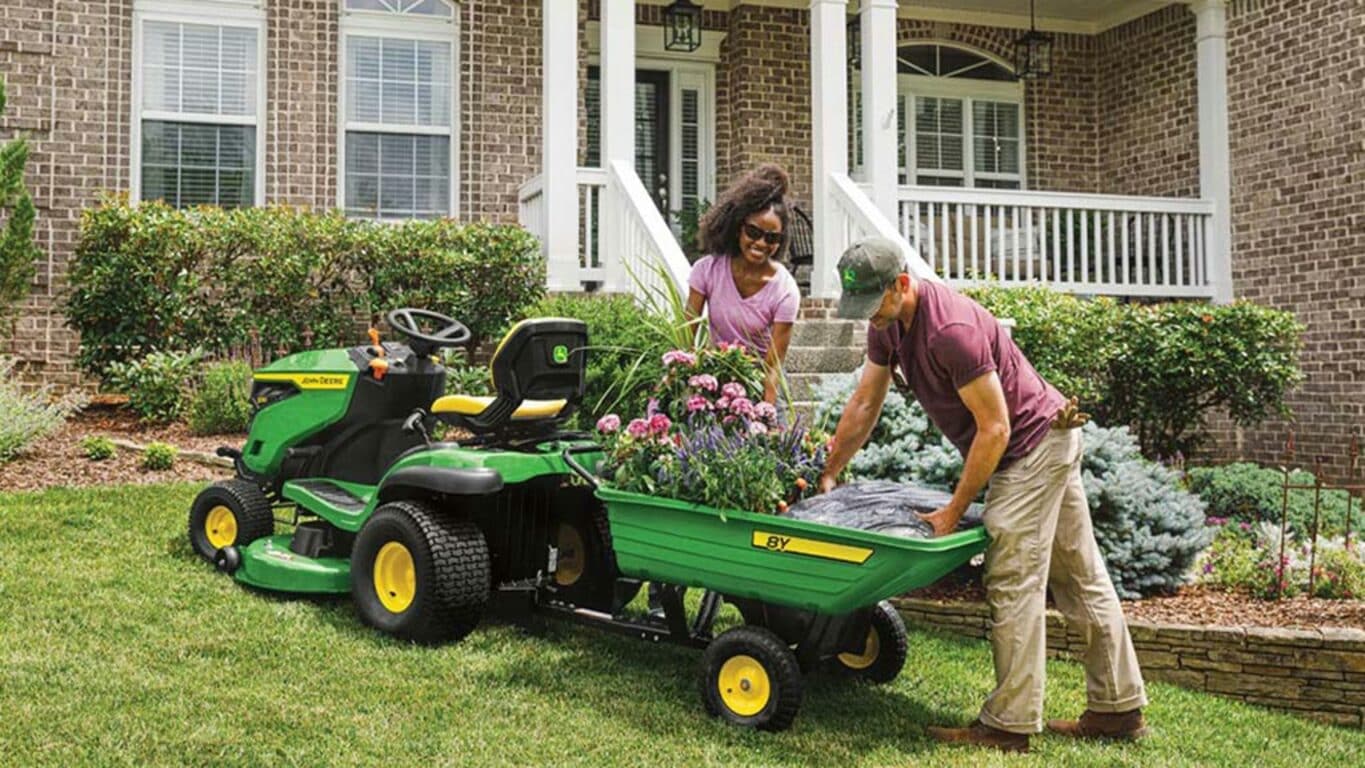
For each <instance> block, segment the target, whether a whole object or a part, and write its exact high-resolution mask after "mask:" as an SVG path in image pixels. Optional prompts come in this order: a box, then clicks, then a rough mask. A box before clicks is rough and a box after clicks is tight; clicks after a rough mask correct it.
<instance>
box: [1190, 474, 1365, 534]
mask: <svg viewBox="0 0 1365 768" xmlns="http://www.w3.org/2000/svg"><path fill="white" fill-rule="evenodd" d="M1289 479H1290V483H1291V484H1292V485H1312V484H1313V476H1312V475H1311V474H1309V473H1308V472H1304V471H1303V470H1295V471H1294V472H1292V473H1290V477H1289ZM1187 480H1188V482H1189V486H1190V490H1191V491H1192V492H1194V493H1197V494H1199V497H1200V498H1202V499H1203V500H1204V502H1205V503H1207V504H1208V506H1209V515H1210V516H1211V517H1217V518H1224V519H1226V520H1228V521H1231V522H1234V523H1247V524H1249V525H1256V524H1258V523H1261V522H1268V523H1273V524H1274V525H1279V524H1280V517H1281V515H1282V514H1283V512H1284V509H1285V506H1284V501H1285V496H1284V473H1283V472H1281V471H1279V470H1276V469H1266V468H1263V467H1258V466H1256V465H1255V464H1247V463H1238V464H1228V465H1226V466H1222V467H1195V468H1193V469H1191V470H1189V472H1188V474H1187ZM1313 498H1314V492H1313V491H1312V490H1301V489H1294V490H1290V491H1289V528H1290V530H1291V531H1293V532H1294V533H1295V534H1297V535H1299V536H1309V535H1311V534H1312V529H1313ZM1347 499H1348V496H1347V493H1346V491H1339V490H1323V491H1321V495H1320V502H1319V503H1320V509H1319V517H1318V532H1319V533H1320V534H1325V535H1329V536H1340V535H1342V533H1343V532H1344V531H1345V528H1346V502H1347ZM1361 506H1362V503H1361V502H1358V501H1357V502H1353V503H1352V504H1351V508H1352V510H1353V512H1354V514H1353V515H1352V516H1353V517H1354V518H1355V520H1354V525H1353V527H1355V528H1359V526H1360V523H1361V520H1362V518H1365V512H1363V511H1362V510H1361Z"/></svg>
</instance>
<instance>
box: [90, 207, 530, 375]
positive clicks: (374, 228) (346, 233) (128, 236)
mask: <svg viewBox="0 0 1365 768" xmlns="http://www.w3.org/2000/svg"><path fill="white" fill-rule="evenodd" d="M543 271H544V263H543V260H542V259H541V256H540V254H539V250H538V248H537V247H536V244H535V240H534V238H532V237H531V236H530V235H528V234H527V233H526V232H525V231H524V230H521V229H520V228H517V227H500V226H493V225H488V224H473V225H468V226H463V225H460V224H457V223H455V222H452V221H448V220H440V221H407V222H402V223H393V224H380V223H377V222H372V221H366V220H357V219H347V218H345V217H344V216H342V215H341V214H340V213H338V212H335V211H331V212H327V213H314V212H311V211H305V210H299V209H295V208H290V207H285V206H273V207H269V208H239V209H234V210H221V209H217V208H210V207H200V208H195V209H192V210H175V209H173V208H170V207H168V206H166V205H164V204H161V203H158V202H147V203H142V204H140V205H137V206H133V205H129V204H128V203H127V202H126V201H124V200H121V199H115V198H110V199H106V200H105V201H104V203H103V204H102V205H101V206H99V207H97V208H93V209H88V210H86V211H85V212H84V214H83V215H82V219H81V237H80V241H79V242H78V244H77V247H76V252H75V257H74V258H73V260H72V263H71V271H70V275H69V282H70V286H71V288H70V292H69V294H68V295H67V298H66V305H65V307H64V312H65V314H66V316H67V318H68V323H69V324H70V325H71V327H72V328H74V329H75V330H77V331H79V332H80V334H81V350H80V354H79V356H78V359H79V362H80V364H81V365H82V366H83V367H84V368H85V369H86V370H88V371H91V372H94V373H100V374H102V373H103V372H104V370H105V369H106V368H107V367H108V365H109V364H110V363H112V362H115V361H126V360H130V359H135V358H137V357H140V356H142V355H144V354H146V353H148V352H153V351H164V350H175V349H193V348H201V349H206V350H220V349H225V348H227V347H230V346H234V345H240V344H244V343H247V342H248V341H249V340H250V339H251V338H252V334H253V332H254V333H255V334H256V335H257V338H258V339H259V341H260V344H261V345H262V347H264V348H266V349H276V348H279V347H284V348H286V349H293V350H297V349H299V348H301V347H302V345H303V343H304V335H305V332H309V333H311V334H312V335H313V344H314V345H315V346H330V345H335V344H342V343H350V342H351V341H352V339H353V338H354V337H355V335H356V332H357V331H358V330H359V329H360V328H363V327H364V323H365V322H367V321H368V319H369V317H370V315H371V313H373V312H386V311H387V310H389V309H393V308H395V307H398V306H401V305H404V304H410V305H411V304H415V305H418V306H423V307H425V308H428V309H433V310H436V311H438V312H443V313H445V314H449V315H451V316H453V317H455V318H456V319H458V320H461V321H462V322H464V323H465V324H466V325H468V326H469V327H470V329H471V331H472V332H473V333H475V334H484V333H487V332H489V330H490V329H496V328H500V327H502V326H503V325H505V324H506V323H507V321H508V319H509V318H511V317H514V316H517V315H519V314H520V312H521V309H522V308H523V307H524V306H525V305H526V304H528V303H530V301H532V300H533V299H534V298H535V297H536V296H538V295H539V292H540V291H541V290H543V288H542V286H543V284H544V275H543Z"/></svg>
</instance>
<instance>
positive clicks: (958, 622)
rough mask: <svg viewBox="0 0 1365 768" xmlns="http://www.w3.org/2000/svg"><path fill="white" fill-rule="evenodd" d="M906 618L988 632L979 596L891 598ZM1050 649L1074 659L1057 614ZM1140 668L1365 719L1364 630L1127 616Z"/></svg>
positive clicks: (1305, 710) (1211, 688)
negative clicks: (960, 598)
mask: <svg viewBox="0 0 1365 768" xmlns="http://www.w3.org/2000/svg"><path fill="white" fill-rule="evenodd" d="M895 602H896V605H897V607H898V608H899V609H900V612H901V615H902V616H904V617H905V620H906V621H907V622H913V623H916V624H920V625H924V626H930V627H934V628H937V629H942V630H946V631H949V632H953V633H955V634H959V635H966V636H968V637H975V638H983V639H984V638H986V637H987V636H988V635H989V632H990V609H989V608H988V607H987V606H986V605H985V604H984V603H968V602H946V601H941V600H925V599H918V598H904V599H901V600H898V601H895ZM1047 624H1048V627H1047V645H1048V653H1049V655H1051V656H1055V657H1071V658H1077V659H1079V658H1080V655H1081V653H1082V652H1083V651H1084V647H1085V646H1084V640H1083V639H1082V637H1081V634H1080V633H1079V632H1078V631H1076V630H1072V629H1069V628H1068V627H1067V626H1066V621H1065V620H1064V619H1063V618H1062V616H1061V614H1059V613H1058V612H1056V611H1054V610H1049V611H1048V616H1047ZM1128 628H1129V631H1130V633H1131V634H1132V637H1133V646H1134V648H1135V649H1136V650H1137V654H1138V660H1139V661H1140V663H1141V664H1142V672H1143V675H1144V676H1145V677H1147V678H1148V679H1150V680H1160V681H1163V682H1168V683H1174V684H1176V685H1180V686H1182V687H1185V688H1192V689H1194V690H1198V691H1206V692H1208V693H1214V694H1217V695H1220V696H1225V697H1228V698H1233V699H1238V700H1240V701H1247V702H1250V703H1252V704H1260V705H1263V706H1268V707H1273V708H1276V709H1282V710H1285V711H1288V712H1291V713H1293V714H1297V715H1304V716H1307V717H1311V718H1313V719H1316V720H1322V721H1325V722H1330V723H1337V724H1340V725H1350V726H1355V727H1362V726H1365V631H1362V630H1359V629H1344V628H1334V627H1328V628H1323V629H1280V628H1270V627H1241V626H1235V627H1219V626H1209V627H1200V626H1192V625H1188V624H1160V623H1155V622H1149V621H1130V622H1129V623H1128Z"/></svg>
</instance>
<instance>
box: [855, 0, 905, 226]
mask: <svg viewBox="0 0 1365 768" xmlns="http://www.w3.org/2000/svg"><path fill="white" fill-rule="evenodd" d="M860 9H861V12H860V14H859V16H860V19H859V23H860V25H861V30H860V32H861V35H862V43H861V48H862V57H861V58H862V94H863V177H864V179H866V181H867V182H868V184H869V185H870V186H871V188H872V202H873V204H874V205H876V206H877V208H878V210H880V211H881V212H882V215H883V216H885V217H886V218H887V219H888V220H890V221H899V220H900V211H898V210H897V208H898V207H899V203H898V202H897V199H896V182H897V181H898V178H897V176H898V173H897V171H898V168H897V152H896V0H862V3H860Z"/></svg>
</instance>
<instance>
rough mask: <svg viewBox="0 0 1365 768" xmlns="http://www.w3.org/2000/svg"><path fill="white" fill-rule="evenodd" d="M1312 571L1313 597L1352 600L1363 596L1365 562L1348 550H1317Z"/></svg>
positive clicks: (1364, 592)
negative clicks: (1313, 578)
mask: <svg viewBox="0 0 1365 768" xmlns="http://www.w3.org/2000/svg"><path fill="white" fill-rule="evenodd" d="M1313 572H1314V576H1315V581H1314V583H1313V597H1321V598H1324V599H1327V600H1353V599H1355V598H1358V597H1361V596H1365V563H1362V562H1361V561H1360V558H1359V557H1357V556H1356V555H1355V554H1354V553H1352V552H1351V551H1349V550H1346V549H1327V550H1324V551H1322V552H1319V553H1318V561H1317V563H1316V565H1315V567H1314V568H1313Z"/></svg>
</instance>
